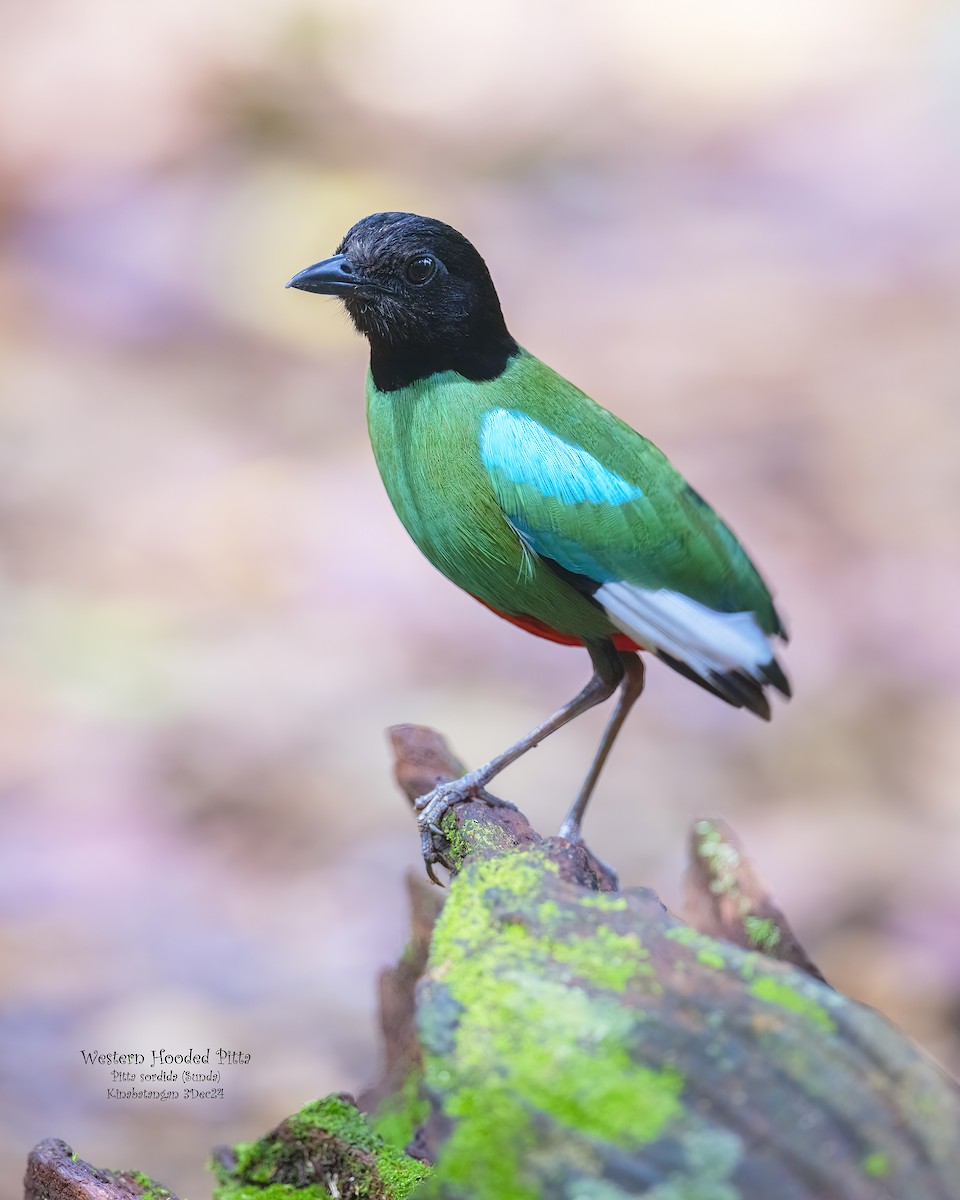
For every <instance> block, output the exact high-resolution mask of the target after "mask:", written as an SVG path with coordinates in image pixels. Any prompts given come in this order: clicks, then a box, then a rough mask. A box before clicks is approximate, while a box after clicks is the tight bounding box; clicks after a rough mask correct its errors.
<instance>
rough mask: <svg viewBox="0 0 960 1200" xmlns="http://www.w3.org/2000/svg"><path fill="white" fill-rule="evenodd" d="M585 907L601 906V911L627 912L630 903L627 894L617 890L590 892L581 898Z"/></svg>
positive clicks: (581, 902)
mask: <svg viewBox="0 0 960 1200" xmlns="http://www.w3.org/2000/svg"><path fill="white" fill-rule="evenodd" d="M580 904H581V906H582V907H583V908H599V909H600V911H601V912H626V910H627V908H628V907H629V905H628V904H627V898H626V896H618V895H617V893H616V892H590V893H589V894H588V895H586V896H582V897H581V898H580Z"/></svg>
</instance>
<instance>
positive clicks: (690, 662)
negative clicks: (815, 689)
mask: <svg viewBox="0 0 960 1200" xmlns="http://www.w3.org/2000/svg"><path fill="white" fill-rule="evenodd" d="M539 365H541V366H542V364H539ZM543 371H544V372H545V373H547V375H546V379H547V381H548V382H549V383H550V384H551V386H552V388H553V393H552V397H551V399H552V401H554V402H552V403H550V404H548V405H544V404H543V403H540V404H537V405H536V406H534V405H532V404H528V403H524V404H523V406H522V407H519V406H518V407H516V408H508V407H497V408H492V409H490V411H488V412H487V413H486V414H485V416H484V418H483V421H482V424H481V428H480V456H481V460H482V462H483V465H484V467H485V468H486V471H487V473H488V474H489V477H490V480H491V482H492V484H493V488H494V492H495V494H496V496H497V499H498V501H499V503H500V505H501V506H502V508H503V511H504V513H505V515H506V517H507V519H508V520H509V521H510V523H511V524H512V525H513V526H514V528H515V529H516V531H517V533H518V534H519V536H520V537H521V538H522V539H523V541H524V543H525V544H526V546H527V547H528V548H529V549H530V550H532V551H533V552H534V553H536V554H538V555H539V556H540V557H541V558H542V559H543V560H545V561H546V562H547V564H548V565H549V566H551V567H552V568H553V569H554V570H555V571H556V572H557V573H559V574H560V575H561V576H562V577H563V578H564V579H566V581H567V582H569V583H570V584H572V586H574V587H576V588H577V589H578V590H579V591H581V592H582V593H584V594H585V595H588V596H590V597H591V598H592V599H593V600H594V602H596V603H597V604H599V605H600V606H601V607H602V608H603V609H604V611H605V612H606V614H607V616H608V617H609V619H610V621H611V622H612V623H613V624H614V625H615V626H617V627H618V628H619V629H622V630H623V631H624V632H625V633H627V634H629V635H630V636H631V637H632V638H634V639H635V640H636V641H637V642H638V643H639V644H641V645H643V646H646V647H648V648H649V649H651V650H654V651H655V652H656V653H657V654H658V655H659V656H660V657H661V658H663V659H664V660H665V661H667V662H668V663H669V664H670V665H671V666H673V667H675V668H676V669H677V670H679V671H681V672H682V673H683V674H686V675H688V676H689V677H691V678H693V679H695V680H696V681H697V682H699V683H703V684H704V685H705V686H707V687H708V688H710V689H711V690H713V691H715V692H717V693H718V694H719V695H721V696H722V697H723V698H724V699H726V700H728V701H729V702H730V703H733V704H736V705H738V706H744V705H745V706H746V707H748V708H751V709H753V711H755V712H758V713H759V715H761V716H768V715H769V704H768V703H767V700H766V698H765V696H764V694H763V688H764V687H765V686H766V685H768V684H772V685H773V686H774V687H776V688H777V689H778V690H779V691H781V692H783V693H784V694H785V695H789V685H788V684H787V680H786V677H785V676H784V674H783V671H782V670H781V668H780V666H779V664H778V663H777V661H776V659H775V658H774V655H773V651H772V648H771V646H770V641H769V639H770V638H771V637H773V636H781V637H782V636H785V633H784V629H783V625H782V623H781V621H780V618H779V616H778V615H777V612H776V609H775V608H774V606H773V601H772V599H771V596H770V593H769V591H768V590H767V587H766V585H765V584H764V582H763V580H762V579H761V578H760V575H759V574H758V572H757V570H756V568H755V567H754V566H753V564H752V563H751V561H750V559H749V558H748V556H747V554H746V552H745V551H744V549H743V548H742V547H741V545H740V543H739V542H738V541H737V539H736V538H735V537H734V535H733V534H732V533H731V532H730V530H729V529H728V528H727V526H726V525H725V524H724V523H723V522H722V521H721V520H720V518H719V517H718V516H717V514H716V513H715V512H714V511H713V509H711V508H710V506H709V505H708V504H707V503H706V502H705V501H704V500H703V499H702V498H701V497H700V496H698V495H697V493H696V492H694V491H693V489H692V488H691V487H690V486H689V485H688V484H687V483H686V481H685V480H684V479H683V477H682V476H681V475H680V474H679V472H678V471H676V470H675V469H674V468H673V466H671V464H670V463H669V461H668V460H667V459H666V457H665V456H664V455H663V454H662V453H661V452H660V451H659V450H658V449H657V448H656V446H654V445H653V443H652V442H649V441H647V439H646V438H643V437H641V436H640V434H638V433H636V431H635V430H633V429H631V428H630V427H629V426H628V425H626V424H624V423H623V422H622V421H620V420H619V419H618V418H616V417H614V416H613V415H612V414H611V413H609V412H607V411H606V410H605V409H603V408H600V407H599V405H596V404H594V403H593V401H591V400H589V399H588V398H587V397H586V396H584V395H583V394H582V393H580V392H578V391H577V390H576V389H575V388H574V387H573V385H572V384H568V383H567V382H566V380H562V379H561V378H560V376H556V375H554V373H553V372H551V371H549V369H548V368H543ZM561 385H562V387H563V388H564V389H567V391H566V394H564V393H563V392H562V391H561V390H560V389H561ZM558 393H559V395H558ZM543 395H544V393H543V390H542V389H541V390H540V393H539V399H541V400H542V397H543ZM528 398H529V397H528ZM556 401H560V402H559V403H557V402H556Z"/></svg>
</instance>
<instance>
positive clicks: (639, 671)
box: [560, 651, 644, 842]
mask: <svg viewBox="0 0 960 1200" xmlns="http://www.w3.org/2000/svg"><path fill="white" fill-rule="evenodd" d="M620 660H621V662H622V663H623V682H622V683H621V684H620V696H619V698H618V699H617V706H616V708H615V709H614V710H613V712H612V713H611V714H610V720H609V722H608V723H607V727H606V729H605V730H604V731H603V737H602V738H601V739H600V745H599V746H598V747H597V752H596V754H595V755H594V756H593V762H592V763H591V764H590V770H589V771H588V772H587V777H586V779H585V780H584V781H583V784H582V786H581V788H580V792H579V794H578V795H577V798H576V800H574V802H573V804H572V805H571V806H570V811H569V812H568V813H567V815H566V817H565V818H564V822H563V824H562V825H561V826H560V836H561V837H562V838H566V839H567V840H568V841H570V842H579V841H581V834H580V824H581V822H582V821H583V814H584V813H585V812H586V810H587V804H588V802H589V800H590V797H591V795H592V794H593V789H594V787H595V786H596V782H597V780H598V778H599V777H600V772H601V771H602V770H603V764H604V763H605V762H606V761H607V755H608V754H609V753H610V750H611V748H612V747H613V743H614V741H615V740H616V736H617V734H618V733H619V732H620V726H621V725H622V724H623V722H624V721H625V720H626V717H627V713H628V712H629V711H630V709H631V708H633V705H634V702H635V701H636V699H637V697H638V696H639V695H640V693H641V692H642V691H643V678H644V669H643V660H642V659H641V658H640V656H639V655H638V654H634V653H633V651H621V653H620Z"/></svg>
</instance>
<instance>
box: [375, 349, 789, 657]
mask: <svg viewBox="0 0 960 1200" xmlns="http://www.w3.org/2000/svg"><path fill="white" fill-rule="evenodd" d="M500 409H503V410H507V411H508V412H511V413H521V414H523V415H524V416H525V417H527V418H531V419H532V420H533V421H536V422H537V423H538V424H539V425H541V426H543V427H544V428H545V429H546V430H548V431H549V432H550V433H551V434H553V435H555V436H556V438H558V439H561V440H562V442H564V443H566V444H568V445H570V446H572V447H575V448H578V449H579V450H582V451H585V452H586V453H587V454H588V455H590V456H591V457H592V458H593V459H595V460H596V461H597V463H598V464H600V466H601V467H602V468H603V469H605V470H606V471H607V472H611V473H613V474H614V475H615V476H616V477H618V478H619V479H621V480H622V481H624V482H625V483H626V484H629V485H632V486H633V487H634V488H635V489H639V490H642V493H643V494H642V496H640V497H639V498H630V499H626V500H624V501H623V502H620V503H610V502H607V501H603V502H599V503H597V502H592V501H591V500H589V499H582V500H580V501H578V502H573V503H571V502H565V501H564V500H563V499H561V498H559V497H558V496H556V495H550V494H543V483H542V480H538V478H537V475H536V470H535V466H536V464H535V463H534V461H533V460H534V457H535V456H534V455H533V453H532V452H531V454H530V455H529V456H528V461H529V462H530V464H531V466H530V475H529V478H522V477H521V478H520V479H511V478H509V477H508V475H507V474H506V473H504V471H503V470H497V469H491V468H490V466H489V465H487V464H485V463H484V461H483V458H482V455H481V443H482V431H483V428H484V421H485V419H488V418H489V415H490V414H491V413H493V412H495V411H496V410H500ZM367 418H368V423H369V428H370V438H371V441H372V444H373V451H374V455H375V456H376V460H377V465H378V467H379V469H380V473H381V475H382V477H383V481H384V484H385V485H386V489H387V492H388V493H389V496H390V499H391V501H392V503H393V505H394V508H395V509H396V511H397V514H398V515H399V517H400V519H401V521H402V522H403V524H404V526H405V527H406V529H407V531H408V532H409V533H410V535H411V537H412V538H413V540H414V541H415V542H416V544H417V545H418V546H419V548H420V549H421V550H422V551H423V553H424V554H425V555H426V557H427V558H428V559H429V560H430V562H431V563H433V564H434V566H436V567H437V568H438V569H439V570H440V571H442V572H443V573H444V574H445V575H446V576H447V577H448V578H450V579H451V580H452V581H453V582H454V583H456V584H458V585H459V586H460V587H462V588H464V589H465V590H466V591H468V592H470V593H471V594H472V595H474V596H476V597H477V598H478V599H480V600H482V601H483V602H484V603H486V604H488V605H490V606H491V607H493V608H495V609H498V610H499V611H501V612H504V613H508V614H511V615H526V616H532V617H535V618H536V619H537V620H538V621H542V622H543V623H544V624H546V625H548V626H550V627H551V628H552V629H555V630H557V631H558V632H560V633H563V634H568V635H571V636H574V637H577V638H581V639H586V638H596V637H601V636H609V635H611V634H612V633H614V632H616V631H617V627H616V626H615V625H613V624H612V623H611V621H610V620H609V619H608V618H607V616H606V615H605V613H604V612H603V611H602V610H601V609H600V608H599V607H598V606H597V605H596V604H594V603H592V602H591V601H590V600H589V599H588V598H587V597H585V596H584V595H583V594H582V593H581V591H579V590H577V588H575V587H574V586H573V585H572V584H571V583H569V582H567V581H566V580H565V579H564V578H563V577H562V576H561V575H560V574H558V573H557V571H556V570H555V569H554V568H553V567H552V566H550V565H548V563H547V562H544V561H543V558H541V556H540V555H538V554H537V553H536V551H535V550H534V547H538V548H540V549H541V552H542V554H543V555H544V557H546V558H548V559H550V560H552V561H555V562H557V563H559V565H560V566H561V567H562V568H563V569H564V570H565V571H569V572H573V573H575V574H578V575H584V576H587V577H589V578H591V579H593V580H594V581H596V582H597V583H602V582H604V581H607V580H620V581H623V582H625V583H630V584H635V585H637V586H638V587H641V588H644V589H650V590H657V589H667V590H669V591H673V592H679V593H682V594H683V595H686V596H688V597H690V598H691V599H693V600H696V601H698V602H699V603H700V604H703V605H706V606H707V607H709V608H711V609H714V610H717V611H719V612H728V613H733V612H752V613H754V614H755V615H756V618H757V623H758V624H759V626H760V627H761V629H762V630H763V631H764V632H765V633H767V634H776V633H779V632H781V625H780V621H779V618H778V616H777V613H776V611H775V609H774V606H773V603H772V600H771V598H770V593H769V592H768V590H767V588H766V586H765V585H764V583H763V581H762V579H761V578H760V576H759V574H758V573H757V571H756V569H755V568H754V566H753V564H752V563H751V562H750V560H749V558H748V557H747V555H746V553H745V552H744V550H743V549H742V547H741V546H740V544H739V543H738V542H737V540H736V538H735V537H734V536H733V534H732V533H731V532H730V530H729V529H728V528H727V526H726V525H725V524H724V523H723V522H722V521H721V520H720V518H719V517H718V516H717V515H716V513H714V512H713V510H712V509H711V508H710V507H709V506H708V505H707V504H705V503H704V502H703V501H702V500H701V499H700V498H699V497H698V496H697V495H696V493H694V492H693V491H692V489H691V488H690V487H689V486H688V485H687V483H686V482H685V481H684V479H683V477H682V476H681V475H680V474H679V473H678V472H677V471H676V470H675V469H674V468H673V466H672V465H671V464H670V462H669V461H668V460H667V459H666V457H665V456H664V455H663V454H662V453H661V452H660V451H659V450H658V449H657V448H656V446H654V445H653V444H652V443H651V442H649V441H648V440H647V439H646V438H644V437H642V436H641V435H640V434H638V433H636V432H635V431H634V430H633V429H631V428H630V427H629V426H628V425H626V424H625V423H624V422H623V421H621V420H619V419H618V418H617V417H615V416H613V414H611V413H609V412H607V411H606V410H605V409H603V408H601V407H600V406H599V405H597V404H595V403H594V402H593V401H592V400H591V399H590V398H589V397H587V396H586V395H584V393H583V392H581V391H580V390H579V389H577V388H576V387H574V386H573V384H571V383H569V382H568V381H567V380H565V379H563V378H562V377H561V376H560V375H558V374H557V373H556V372H555V371H552V370H551V369H550V368H549V367H547V366H546V365H545V364H544V363H542V362H540V361H539V360H538V359H537V358H535V357H534V356H533V355H531V354H528V353H527V352H525V351H521V352H520V353H519V354H517V355H515V356H514V357H513V358H512V359H511V360H510V361H509V363H508V365H507V367H506V369H505V370H504V371H503V373H502V374H501V375H499V376H498V377H497V378H495V379H491V380H487V381H483V382H473V381H471V380H468V379H465V378H463V377H462V376H460V375H458V374H457V373H455V372H452V371H447V372H442V373H439V374H435V375H431V376H430V377H428V378H426V379H422V380H419V381H417V382H415V383H412V384H410V385H409V386H406V387H401V388H399V389H397V390H394V391H389V392H381V391H380V390H379V389H378V388H377V386H376V384H375V383H374V381H373V379H372V377H370V378H368V381H367ZM523 454H524V447H523V446H522V445H520V446H518V447H517V456H518V463H520V464H521V465H522V464H523V461H524V460H523ZM547 466H548V467H549V464H547ZM516 473H517V472H514V474H516ZM538 485H539V486H538ZM521 534H522V535H523V536H521ZM525 542H526V545H525Z"/></svg>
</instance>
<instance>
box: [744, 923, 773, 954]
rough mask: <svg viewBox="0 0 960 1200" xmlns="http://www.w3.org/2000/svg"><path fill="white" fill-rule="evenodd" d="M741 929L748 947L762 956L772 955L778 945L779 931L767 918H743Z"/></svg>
mask: <svg viewBox="0 0 960 1200" xmlns="http://www.w3.org/2000/svg"><path fill="white" fill-rule="evenodd" d="M743 928H744V929H745V930H746V934H747V940H748V941H749V942H750V945H751V946H755V947H756V948H757V949H758V950H762V951H763V952H764V954H770V953H772V952H773V951H774V950H775V949H776V947H777V946H778V945H779V944H780V929H779V927H778V926H777V924H776V923H775V922H774V921H771V920H770V918H769V917H744V918H743Z"/></svg>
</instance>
